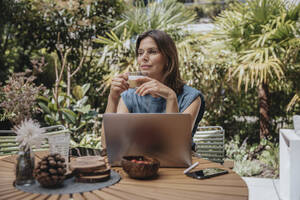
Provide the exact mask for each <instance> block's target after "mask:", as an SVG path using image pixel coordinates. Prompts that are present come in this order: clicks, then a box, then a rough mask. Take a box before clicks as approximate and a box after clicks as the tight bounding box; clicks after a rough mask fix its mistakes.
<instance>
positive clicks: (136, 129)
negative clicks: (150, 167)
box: [103, 113, 192, 167]
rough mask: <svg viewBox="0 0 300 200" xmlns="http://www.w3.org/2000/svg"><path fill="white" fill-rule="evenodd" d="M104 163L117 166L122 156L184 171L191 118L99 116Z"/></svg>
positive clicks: (188, 162)
mask: <svg viewBox="0 0 300 200" xmlns="http://www.w3.org/2000/svg"><path fill="white" fill-rule="evenodd" d="M103 123H104V131H105V140H106V148H107V156H108V161H109V163H110V164H111V166H120V165H121V159H122V157H123V156H134V155H144V156H151V157H154V158H156V159H158V160H159V161H160V166H161V167H188V166H190V165H191V164H192V156H191V127H190V124H191V116H190V115H189V114H182V113H174V114H173V113H172V114H165V113H122V114H119V113H107V114H104V115H103Z"/></svg>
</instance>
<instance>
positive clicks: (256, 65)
mask: <svg viewBox="0 0 300 200" xmlns="http://www.w3.org/2000/svg"><path fill="white" fill-rule="evenodd" d="M299 12H300V5H299V4H298V5H297V6H295V5H288V4H285V3H284V1H282V0H254V1H247V2H246V3H234V4H232V5H231V6H230V8H229V9H228V10H225V11H224V12H222V13H221V15H220V16H219V17H217V19H216V23H215V24H216V30H215V32H214V33H213V36H214V38H215V41H216V42H220V43H223V44H222V45H223V47H225V46H226V47H227V48H225V49H226V50H227V51H228V52H229V54H235V55H236V62H235V63H232V65H231V66H230V69H229V71H228V72H229V78H230V79H235V78H237V80H238V88H240V87H241V84H242V83H244V85H245V91H247V90H248V87H249V86H250V87H257V88H259V90H258V96H259V100H260V102H259V105H260V106H259V109H260V137H261V138H263V137H266V136H267V135H269V128H270V117H269V99H268V98H269V87H271V88H272V89H276V88H282V84H281V83H282V80H285V76H284V75H285V74H286V71H288V70H289V69H288V67H289V66H291V64H296V65H299V44H300V39H299V37H298V34H299V29H298V28H297V21H298V19H299Z"/></svg>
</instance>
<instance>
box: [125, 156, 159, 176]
mask: <svg viewBox="0 0 300 200" xmlns="http://www.w3.org/2000/svg"><path fill="white" fill-rule="evenodd" d="M121 165H122V167H123V170H124V171H125V172H126V173H127V174H128V175H129V177H131V178H137V179H148V178H153V177H155V176H157V172H158V169H159V166H160V163H159V161H158V160H157V159H155V158H150V157H148V156H124V157H123V158H122V160H121Z"/></svg>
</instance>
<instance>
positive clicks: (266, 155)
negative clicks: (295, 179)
mask: <svg viewBox="0 0 300 200" xmlns="http://www.w3.org/2000/svg"><path fill="white" fill-rule="evenodd" d="M258 158H259V160H260V161H261V162H262V163H263V164H264V165H265V166H267V167H268V168H269V169H270V170H271V174H265V176H269V177H272V178H277V177H278V176H279V145H278V143H272V142H268V141H267V142H266V145H265V150H264V151H262V153H261V154H260V155H259V156H258Z"/></svg>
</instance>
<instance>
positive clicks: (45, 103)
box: [38, 84, 101, 143]
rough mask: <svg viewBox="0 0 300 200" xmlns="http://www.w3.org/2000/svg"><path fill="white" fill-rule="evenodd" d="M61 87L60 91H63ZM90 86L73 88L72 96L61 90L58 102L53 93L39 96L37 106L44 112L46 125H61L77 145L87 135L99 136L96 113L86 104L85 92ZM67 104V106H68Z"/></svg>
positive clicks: (48, 92)
mask: <svg viewBox="0 0 300 200" xmlns="http://www.w3.org/2000/svg"><path fill="white" fill-rule="evenodd" d="M63 88H64V87H63V85H61V89H63ZM89 88H90V84H85V85H83V86H75V87H74V88H73V90H72V95H67V94H66V93H65V92H63V91H62V90H61V89H60V90H59V93H58V97H57V99H58V101H56V100H55V98H54V97H53V95H54V94H53V93H51V92H50V91H49V90H47V93H45V94H44V96H40V97H39V98H38V100H39V103H38V104H39V106H40V107H41V109H42V110H43V112H44V120H45V123H46V124H47V125H56V124H62V125H64V126H65V127H67V128H69V129H70V130H71V131H72V139H73V140H74V141H75V142H76V143H79V142H80V141H81V139H82V138H83V137H84V136H85V135H86V134H88V133H93V134H95V135H98V136H99V135H100V133H99V132H100V130H101V128H100V127H99V126H100V125H99V123H96V122H97V120H98V117H99V116H98V112H97V111H96V110H94V109H92V108H91V105H90V104H88V103H87V101H88V96H86V93H87V91H88V90H89ZM68 104H69V105H68Z"/></svg>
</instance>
